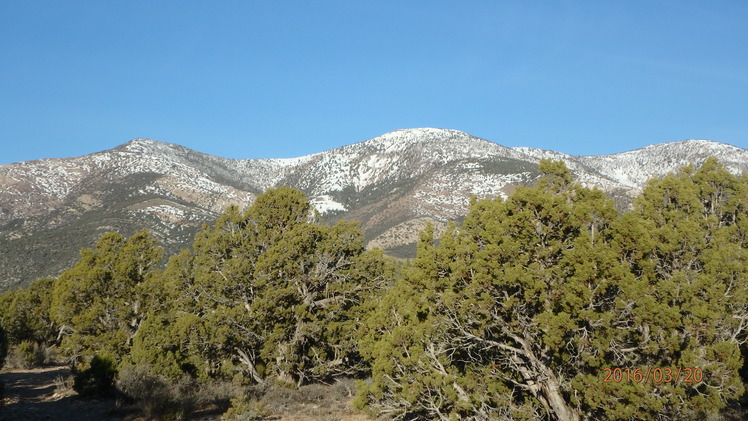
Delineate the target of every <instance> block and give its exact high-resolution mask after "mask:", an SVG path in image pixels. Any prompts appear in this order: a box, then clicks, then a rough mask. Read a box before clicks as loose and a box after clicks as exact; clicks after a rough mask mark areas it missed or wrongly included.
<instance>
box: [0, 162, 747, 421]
mask: <svg viewBox="0 0 748 421" xmlns="http://www.w3.org/2000/svg"><path fill="white" fill-rule="evenodd" d="M539 169H540V171H541V172H542V173H543V176H542V177H541V178H540V180H539V181H538V183H537V184H536V185H534V186H519V187H517V188H516V189H514V191H513V192H512V193H511V194H509V195H508V198H506V199H504V198H501V197H498V198H496V199H492V200H473V201H472V202H471V203H470V210H469V213H468V215H467V216H466V217H465V219H464V221H463V222H462V224H461V225H459V226H457V225H455V224H451V225H450V226H449V227H447V229H446V231H445V232H444V234H443V235H441V236H439V237H438V238H437V236H436V235H435V233H434V229H433V227H432V226H431V225H427V227H426V229H425V230H423V231H422V232H421V234H420V241H419V243H418V246H417V254H416V257H415V259H413V260H412V261H409V262H401V261H398V262H396V261H394V260H391V259H390V258H387V257H385V256H384V254H383V253H382V251H381V250H377V249H374V250H367V249H366V248H365V246H364V237H363V234H362V230H361V227H360V226H359V225H358V224H356V223H354V222H338V223H336V224H335V225H324V224H322V223H320V222H319V220H318V217H317V216H316V215H315V212H314V209H313V207H312V205H310V203H309V201H308V199H307V197H306V196H305V195H304V194H303V193H302V192H301V191H299V190H296V189H292V188H289V187H278V188H271V189H268V190H266V191H265V192H264V193H262V194H260V195H258V196H257V198H256V200H255V201H254V202H253V204H252V205H251V206H249V207H248V208H246V209H239V208H237V207H233V206H232V207H229V208H228V209H226V211H225V212H224V213H223V215H221V216H220V217H219V218H218V219H217V220H216V221H215V223H214V224H213V225H204V226H203V227H202V229H201V230H200V231H199V232H198V233H197V235H196V236H195V238H194V242H193V243H192V246H191V247H190V248H188V249H185V250H183V251H182V252H180V253H178V254H176V255H174V256H173V257H171V258H169V259H168V262H167V263H166V264H165V266H164V265H161V264H160V263H161V262H162V260H163V258H164V251H163V249H162V247H161V246H160V245H159V244H158V241H157V240H156V239H154V238H153V237H152V235H151V234H150V233H149V232H148V231H145V230H143V231H140V232H138V233H136V234H135V235H133V236H130V237H129V238H126V237H124V236H122V235H120V234H118V233H115V232H110V233H106V234H104V235H103V236H101V237H100V239H99V240H98V242H97V243H96V245H95V247H94V248H92V249H83V250H82V251H81V253H80V258H79V260H78V261H77V263H76V264H75V265H74V266H73V267H71V268H70V269H68V270H66V271H65V272H64V273H62V274H61V275H60V276H59V277H57V278H55V279H43V280H39V281H37V282H35V283H33V284H31V285H30V286H29V287H27V288H25V289H17V290H12V291H7V292H6V293H5V294H4V295H2V296H1V297H0V323H1V324H2V327H3V330H4V336H3V337H2V338H3V340H4V341H5V339H6V338H7V342H8V343H9V344H10V347H11V352H12V353H15V354H20V355H26V356H28V359H29V360H30V361H33V360H34V359H35V355H37V354H38V353H39V352H40V350H42V349H47V347H53V348H54V349H55V350H56V353H57V354H58V358H61V359H64V360H65V361H67V362H69V363H70V364H71V365H73V366H74V367H75V368H76V370H77V374H76V380H75V385H74V387H75V390H76V391H77V392H78V393H79V394H80V395H82V396H106V395H113V394H121V395H122V396H126V397H128V398H129V399H131V400H132V401H134V402H136V403H137V402H141V403H142V402H146V403H144V404H143V405H142V408H143V411H144V412H145V413H146V414H147V415H148V416H150V417H153V418H161V419H169V418H171V419H174V418H180V417H181V418H186V417H188V416H189V411H188V410H186V408H187V407H188V404H187V403H185V402H186V401H185V399H184V396H186V395H189V394H192V395H191V396H194V395H199V394H200V393H205V392H204V391H205V390H208V389H207V385H217V384H231V385H232V387H233V388H232V389H231V390H232V391H233V392H232V393H234V394H233V396H231V398H232V399H231V401H230V405H227V406H226V407H225V408H224V409H225V410H226V413H225V415H224V417H225V418H226V419H263V418H265V417H270V416H271V415H272V414H271V413H269V412H268V411H267V410H266V408H265V409H263V402H264V401H263V399H265V396H266V395H263V394H267V393H270V392H268V391H269V390H273V388H277V387H285V388H289V389H298V388H301V387H304V386H305V385H310V384H311V385H313V384H327V385H331V384H335V383H336V382H339V381H350V379H356V380H358V382H357V384H356V392H355V394H356V396H355V399H354V402H353V404H354V406H355V407H356V408H357V409H358V410H360V411H362V412H363V413H367V414H369V415H372V416H382V417H385V418H388V419H401V420H420V419H424V420H425V419H440V420H448V419H475V420H488V419H507V420H508V419H517V420H520V419H522V420H536V419H544V420H580V419H611V420H629V419H649V420H660V419H677V418H680V419H707V418H714V417H717V416H724V417H727V416H728V413H727V412H726V408H728V407H729V408H731V410H733V411H732V412H731V414H732V413H734V412H735V411H734V410H735V408H736V407H737V406H738V405H739V400H740V399H741V397H743V395H744V393H745V387H744V380H745V379H744V378H743V377H741V369H743V367H744V365H745V364H744V358H743V355H745V353H746V347H745V341H746V326H747V325H748V177H746V176H745V175H743V176H741V177H739V176H736V175H733V174H732V173H730V172H729V171H727V170H726V169H725V168H724V167H723V166H722V165H721V164H720V163H719V162H718V161H717V160H716V159H709V160H707V161H706V162H705V163H704V164H703V165H702V166H701V167H700V168H694V167H685V168H683V169H681V170H679V171H678V172H677V173H673V174H670V175H667V176H665V177H663V178H660V179H654V180H652V181H650V182H649V183H648V184H647V185H646V186H645V187H644V189H643V192H642V194H641V195H639V197H637V198H636V200H635V201H634V205H633V208H632V210H630V211H627V212H621V211H620V210H619V208H617V207H616V206H615V204H614V202H613V200H612V199H610V198H609V197H608V196H606V195H605V194H604V193H603V192H601V191H599V190H593V189H589V188H585V187H582V186H581V185H579V184H577V183H576V182H575V181H574V180H573V178H572V173H571V172H570V170H569V169H568V168H567V167H566V166H565V165H564V164H562V163H561V162H557V161H549V160H541V161H540V165H539ZM185 385H189V387H187V386H185ZM156 390H158V391H159V393H155V392H154V391H156ZM149 391H150V392H149ZM739 411H740V409H738V412H739Z"/></svg>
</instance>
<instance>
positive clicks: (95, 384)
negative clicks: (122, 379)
mask: <svg viewBox="0 0 748 421" xmlns="http://www.w3.org/2000/svg"><path fill="white" fill-rule="evenodd" d="M116 376H117V363H116V362H115V361H114V358H112V357H110V356H108V355H101V356H100V355H96V356H94V357H93V359H91V363H90V365H89V367H88V368H87V369H85V370H83V371H81V372H80V373H77V374H76V375H75V378H74V381H73V389H74V390H75V391H76V392H78V394H79V395H81V396H82V397H84V398H89V397H108V396H113V395H114V391H115V389H114V378H115V377H116Z"/></svg>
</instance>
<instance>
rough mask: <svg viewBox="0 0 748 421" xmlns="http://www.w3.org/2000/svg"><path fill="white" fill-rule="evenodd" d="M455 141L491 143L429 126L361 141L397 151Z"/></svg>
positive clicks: (462, 133) (388, 150) (459, 132)
mask: <svg viewBox="0 0 748 421" xmlns="http://www.w3.org/2000/svg"><path fill="white" fill-rule="evenodd" d="M457 142H481V143H491V142H488V141H487V140H483V139H479V138H477V137H474V136H471V135H469V134H467V133H465V132H461V131H459V130H451V129H436V128H431V127H422V128H414V129H400V130H395V131H392V132H389V133H385V134H383V135H381V136H377V137H375V138H373V139H369V140H367V141H364V142H362V143H363V144H365V145H367V146H373V147H375V148H377V149H379V150H382V152H399V151H402V150H404V149H406V148H407V147H409V146H412V145H415V144H427V143H457Z"/></svg>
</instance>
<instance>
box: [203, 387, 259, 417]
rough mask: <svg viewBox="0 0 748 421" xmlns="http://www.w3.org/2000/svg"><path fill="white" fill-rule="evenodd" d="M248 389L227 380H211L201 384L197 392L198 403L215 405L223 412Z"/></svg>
mask: <svg viewBox="0 0 748 421" xmlns="http://www.w3.org/2000/svg"><path fill="white" fill-rule="evenodd" d="M246 394H247V389H246V388H244V387H242V386H238V385H235V384H233V383H229V382H225V381H211V382H208V383H203V384H201V385H200V390H199V391H198V392H197V396H198V398H197V399H198V405H199V406H203V405H215V406H216V407H217V408H218V409H219V410H220V411H221V412H225V411H227V410H228V409H229V408H230V407H231V406H232V402H233V399H235V398H242V397H244V396H245V395H246Z"/></svg>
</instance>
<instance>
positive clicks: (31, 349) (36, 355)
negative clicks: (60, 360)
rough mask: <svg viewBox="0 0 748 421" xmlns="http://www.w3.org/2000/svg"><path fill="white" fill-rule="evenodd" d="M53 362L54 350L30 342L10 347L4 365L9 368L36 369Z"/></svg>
mask: <svg viewBox="0 0 748 421" xmlns="http://www.w3.org/2000/svg"><path fill="white" fill-rule="evenodd" d="M52 362H54V349H53V348H48V347H45V346H43V345H39V344H38V343H36V342H32V341H23V342H21V343H20V344H18V345H16V346H13V347H11V349H10V352H8V357H7V361H6V365H7V366H8V367H10V368H23V369H29V368H36V367H42V366H44V365H47V364H50V363H52Z"/></svg>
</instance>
